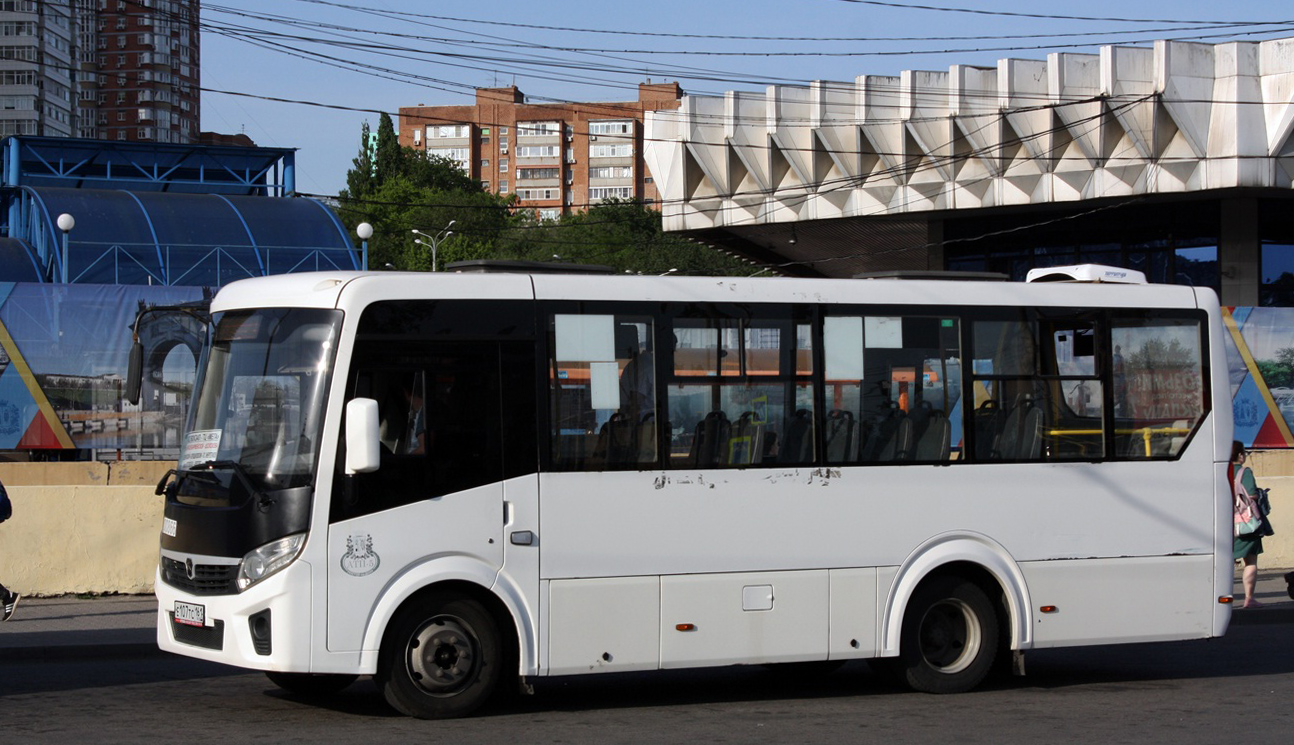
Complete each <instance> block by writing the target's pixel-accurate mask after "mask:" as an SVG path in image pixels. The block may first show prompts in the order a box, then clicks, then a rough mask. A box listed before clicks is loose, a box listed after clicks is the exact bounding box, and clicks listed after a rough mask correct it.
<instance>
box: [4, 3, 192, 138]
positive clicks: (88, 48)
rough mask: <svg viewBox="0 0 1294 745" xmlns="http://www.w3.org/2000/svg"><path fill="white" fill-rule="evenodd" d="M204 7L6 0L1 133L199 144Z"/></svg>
mask: <svg viewBox="0 0 1294 745" xmlns="http://www.w3.org/2000/svg"><path fill="white" fill-rule="evenodd" d="M199 6H200V2H199V0H148V2H140V0H129V1H128V0H40V1H39V2H37V1H36V0H2V1H0V37H3V44H0V136H4V135H36V136H42V137H77V138H85V139H99V140H113V141H125V142H163V143H180V144H191V143H195V142H198V141H199V135H200V133H199V131H198V130H199V125H198V123H199V121H200V109H199V93H200V90H199V57H200V55H199V30H198V13H199Z"/></svg>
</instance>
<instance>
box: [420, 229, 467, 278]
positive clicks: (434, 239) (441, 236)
mask: <svg viewBox="0 0 1294 745" xmlns="http://www.w3.org/2000/svg"><path fill="white" fill-rule="evenodd" d="M456 222H458V221H457V220H450V221H449V224H448V225H446V226H445V227H443V228H441V229H440V232H439V233H437V234H435V235H434V236H433V235H427V234H426V233H424V232H422V231H421V230H413V231H411V232H412V233H413V234H414V235H420V236H422V238H426V239H427V240H425V241H424V240H422V239H421V238H414V239H413V242H414V243H417V244H418V245H419V246H429V247H431V270H432V271H433V272H434V271H436V266H437V265H436V250H437V248H438V247H439V245H440V242H441V241H443V240H445V239H446V238H448V237H449V236H451V235H453V234H454V231H452V230H450V228H452V227H453V226H454V223H456Z"/></svg>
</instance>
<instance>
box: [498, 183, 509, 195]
mask: <svg viewBox="0 0 1294 745" xmlns="http://www.w3.org/2000/svg"><path fill="white" fill-rule="evenodd" d="M499 193H500V194H507V193H508V182H507V181H500V182H499Z"/></svg>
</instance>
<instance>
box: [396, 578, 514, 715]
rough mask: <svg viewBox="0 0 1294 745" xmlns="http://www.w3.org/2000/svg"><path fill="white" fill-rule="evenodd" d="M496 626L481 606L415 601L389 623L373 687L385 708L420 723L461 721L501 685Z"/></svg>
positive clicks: (459, 600)
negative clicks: (445, 720)
mask: <svg viewBox="0 0 1294 745" xmlns="http://www.w3.org/2000/svg"><path fill="white" fill-rule="evenodd" d="M502 653H503V648H502V645H501V644H500V641H499V631H498V626H497V624H496V623H495V621H494V618H493V616H491V615H490V613H489V611H487V610H486V609H485V608H483V607H481V605H480V604H479V603H477V602H476V601H474V600H471V599H469V598H465V597H462V596H459V595H449V594H433V595H428V596H425V597H423V598H421V599H417V600H414V601H413V602H411V603H410V604H409V605H407V606H405V607H404V608H403V609H401V610H400V612H399V613H397V614H396V616H395V618H394V619H393V620H392V622H391V626H390V628H389V630H388V632H387V635H386V638H385V640H384V641H383V643H382V651H381V654H380V658H379V661H378V669H377V675H376V682H377V684H378V687H379V688H380V689H381V691H382V695H383V696H385V698H386V700H387V703H389V704H390V705H391V706H392V707H394V708H395V709H396V710H397V711H400V712H402V713H404V714H408V715H409V716H414V717H418V718H419V719H448V718H452V717H461V716H465V715H467V714H469V713H471V712H472V711H474V710H476V709H477V708H478V707H479V706H481V704H483V703H485V701H486V699H488V698H489V697H490V694H492V693H493V692H494V689H495V688H496V687H497V684H498V681H499V674H500V671H501V664H500V663H501V661H502Z"/></svg>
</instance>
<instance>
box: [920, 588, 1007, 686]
mask: <svg viewBox="0 0 1294 745" xmlns="http://www.w3.org/2000/svg"><path fill="white" fill-rule="evenodd" d="M997 639H998V619H997V613H996V612H995V611H994V609H993V603H992V601H990V600H989V598H988V595H986V594H985V593H984V591H983V590H982V589H980V587H979V586H978V585H976V584H974V583H973V582H969V581H967V580H965V579H962V578H960V577H952V576H949V577H934V578H932V579H930V580H927V581H926V582H923V583H922V584H921V586H920V587H918V588H917V591H916V592H915V593H913V595H912V600H911V601H910V602H909V603H908V607H907V610H906V611H905V612H904V614H903V636H902V642H901V643H900V647H899V657H898V659H897V660H896V661H895V667H896V668H897V669H896V670H895V672H897V673H898V674H899V677H900V678H901V679H902V680H903V682H905V683H907V684H908V685H909V686H911V687H912V688H914V689H915V690H918V691H925V692H926V693H961V692H964V691H969V690H971V689H972V688H974V687H975V686H977V685H979V684H980V683H981V682H982V681H983V680H984V678H985V676H987V675H988V673H989V670H991V669H992V667H993V661H994V658H995V656H996V651H997V650H996V647H997V643H998V642H997Z"/></svg>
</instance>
